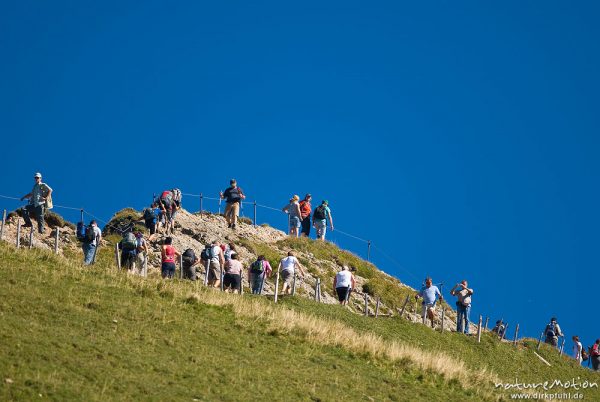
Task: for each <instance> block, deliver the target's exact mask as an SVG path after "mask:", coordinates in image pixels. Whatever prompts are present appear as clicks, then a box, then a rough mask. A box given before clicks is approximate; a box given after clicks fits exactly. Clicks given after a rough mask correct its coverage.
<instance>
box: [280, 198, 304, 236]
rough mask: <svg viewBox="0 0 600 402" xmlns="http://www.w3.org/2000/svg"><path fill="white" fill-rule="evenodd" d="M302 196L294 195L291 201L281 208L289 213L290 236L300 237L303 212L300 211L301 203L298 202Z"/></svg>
mask: <svg viewBox="0 0 600 402" xmlns="http://www.w3.org/2000/svg"><path fill="white" fill-rule="evenodd" d="M299 199H300V197H298V196H297V195H294V196H293V197H292V199H291V200H290V203H289V204H288V205H286V206H285V207H283V208H282V209H281V210H282V211H283V212H285V213H286V214H288V215H289V217H288V221H289V228H290V236H292V237H298V229H299V228H300V221H301V219H302V218H301V216H302V212H301V211H300V204H298V200H299Z"/></svg>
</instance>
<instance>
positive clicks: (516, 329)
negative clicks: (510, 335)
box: [513, 323, 519, 346]
mask: <svg viewBox="0 0 600 402" xmlns="http://www.w3.org/2000/svg"><path fill="white" fill-rule="evenodd" d="M517 336H519V324H518V323H517V326H516V327H515V339H513V346H517Z"/></svg>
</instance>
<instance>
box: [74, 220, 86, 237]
mask: <svg viewBox="0 0 600 402" xmlns="http://www.w3.org/2000/svg"><path fill="white" fill-rule="evenodd" d="M76 233H77V240H79V241H83V240H84V239H85V223H83V221H81V222H77V231H76Z"/></svg>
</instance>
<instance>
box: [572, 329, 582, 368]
mask: <svg viewBox="0 0 600 402" xmlns="http://www.w3.org/2000/svg"><path fill="white" fill-rule="evenodd" d="M571 339H573V358H574V359H575V360H577V362H578V363H579V364H581V362H582V361H583V358H582V356H583V353H582V352H583V345H581V342H579V337H578V336H577V335H573V338H571Z"/></svg>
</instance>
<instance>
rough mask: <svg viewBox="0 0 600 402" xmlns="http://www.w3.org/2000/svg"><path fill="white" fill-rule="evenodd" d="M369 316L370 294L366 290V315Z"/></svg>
mask: <svg viewBox="0 0 600 402" xmlns="http://www.w3.org/2000/svg"><path fill="white" fill-rule="evenodd" d="M368 316H369V295H368V294H367V292H365V317H368Z"/></svg>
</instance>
